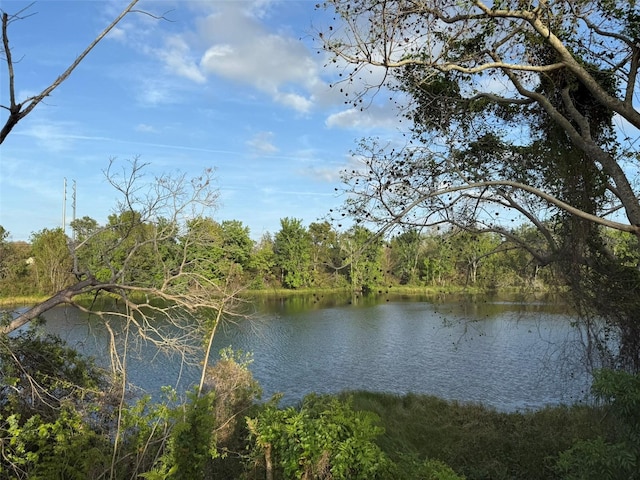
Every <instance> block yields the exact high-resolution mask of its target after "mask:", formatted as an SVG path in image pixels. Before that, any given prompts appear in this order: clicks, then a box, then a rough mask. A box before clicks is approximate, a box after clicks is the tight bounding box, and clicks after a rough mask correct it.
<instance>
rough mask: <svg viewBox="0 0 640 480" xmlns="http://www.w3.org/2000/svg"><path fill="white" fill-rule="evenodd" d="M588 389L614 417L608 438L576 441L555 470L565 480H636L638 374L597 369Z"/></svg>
mask: <svg viewBox="0 0 640 480" xmlns="http://www.w3.org/2000/svg"><path fill="white" fill-rule="evenodd" d="M592 390H593V393H594V394H595V395H596V396H597V397H598V398H600V399H601V400H602V401H603V402H604V405H605V406H604V408H605V410H606V411H607V412H608V413H609V414H611V415H612V416H613V417H614V428H613V429H612V430H611V431H610V432H608V435H607V437H608V438H604V437H602V436H600V437H597V438H595V439H588V440H579V441H577V442H576V443H575V444H574V445H573V446H572V447H571V448H570V449H568V450H567V451H565V452H563V453H562V455H561V456H560V458H559V460H558V462H557V464H556V469H557V470H558V471H559V472H560V474H561V476H562V478H563V479H566V480H577V479H585V480H589V479H605V480H627V479H628V480H633V479H638V478H640V468H639V467H640V374H635V375H633V374H629V373H626V372H623V371H613V370H599V371H598V372H596V373H595V375H594V382H593V386H592Z"/></svg>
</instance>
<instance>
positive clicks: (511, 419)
mask: <svg viewBox="0 0 640 480" xmlns="http://www.w3.org/2000/svg"><path fill="white" fill-rule="evenodd" d="M345 395H351V396H352V397H353V402H354V403H353V405H354V408H356V409H359V410H369V411H373V412H375V413H377V414H378V415H379V416H380V418H381V422H382V426H383V427H384V428H385V434H384V435H383V436H382V437H380V439H379V445H380V447H381V448H382V449H383V450H384V451H385V452H386V453H387V454H388V455H389V456H390V457H391V458H392V459H393V460H394V461H396V462H398V461H401V459H402V456H403V455H407V454H409V455H415V456H417V457H419V458H423V459H426V458H428V459H437V460H440V461H442V462H444V463H446V464H448V465H449V466H450V467H452V468H453V469H454V470H455V471H456V472H457V473H458V474H462V475H465V476H466V478H467V479H468V480H479V479H492V480H501V479H505V480H506V479H531V480H537V479H540V480H543V479H544V480H547V479H554V478H558V477H557V475H556V473H555V471H554V469H553V466H554V464H555V462H556V459H557V457H558V455H559V454H560V452H562V451H564V450H566V449H568V448H569V447H570V446H571V445H572V444H573V443H574V441H575V440H577V439H587V438H594V437H596V436H597V435H598V434H600V435H603V436H606V431H607V429H608V425H607V422H606V421H603V417H602V413H601V412H600V411H599V410H598V409H596V408H593V407H589V406H572V407H565V406H561V407H553V408H551V407H549V408H545V409H543V410H539V411H532V412H524V413H503V412H498V411H495V410H492V409H489V408H486V407H483V406H480V405H473V404H461V403H457V402H448V401H445V400H442V399H439V398H435V397H431V396H423V395H413V394H409V395H405V396H397V395H391V394H381V393H371V392H355V393H349V394H345Z"/></svg>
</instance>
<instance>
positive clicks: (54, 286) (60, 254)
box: [31, 228, 73, 295]
mask: <svg viewBox="0 0 640 480" xmlns="http://www.w3.org/2000/svg"><path fill="white" fill-rule="evenodd" d="M31 244H32V247H31V248H32V252H33V257H34V263H33V267H34V270H35V276H36V281H37V284H38V289H39V291H40V292H41V293H44V294H45V295H50V294H54V293H56V292H57V291H59V290H62V289H63V288H64V287H66V286H67V285H69V283H70V282H71V280H72V277H71V271H72V266H73V261H72V258H71V254H70V252H69V247H68V246H67V236H66V235H65V234H64V232H63V231H62V229H61V228H55V229H48V228H45V229H42V230H40V231H39V232H36V233H34V234H32V236H31Z"/></svg>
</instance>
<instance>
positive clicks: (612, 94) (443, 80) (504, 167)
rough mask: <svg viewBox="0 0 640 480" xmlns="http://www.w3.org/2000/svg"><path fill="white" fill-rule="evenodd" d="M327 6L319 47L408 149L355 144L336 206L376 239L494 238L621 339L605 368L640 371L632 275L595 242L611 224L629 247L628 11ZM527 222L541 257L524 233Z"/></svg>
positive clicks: (639, 18)
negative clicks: (378, 97) (547, 273)
mask: <svg viewBox="0 0 640 480" xmlns="http://www.w3.org/2000/svg"><path fill="white" fill-rule="evenodd" d="M325 7H327V8H332V9H333V10H334V11H335V12H336V19H337V21H336V24H335V25H332V26H331V28H330V29H328V30H327V31H326V32H322V33H321V34H320V37H321V39H322V41H323V44H324V47H325V49H327V50H328V51H329V52H331V53H333V55H334V60H335V62H336V63H337V64H338V65H339V66H340V67H341V68H343V67H344V65H345V64H346V65H347V71H346V74H343V75H342V78H343V79H344V80H342V84H341V88H343V89H344V90H345V91H346V92H347V94H348V95H349V99H348V101H351V102H353V105H354V107H356V106H357V107H358V108H364V106H365V105H366V104H367V103H366V102H365V100H367V99H368V98H370V99H371V100H370V101H373V99H372V97H371V94H372V93H375V92H380V91H382V90H387V91H391V92H392V96H394V98H395V100H396V102H397V104H398V105H399V107H400V109H401V111H402V113H403V116H404V118H405V119H406V120H409V122H410V127H409V132H408V134H409V139H410V140H409V142H408V143H407V145H405V146H404V147H401V148H391V147H389V146H387V145H381V144H380V143H379V142H377V141H375V140H372V141H364V142H362V143H361V144H360V147H359V149H358V151H357V152H355V153H356V155H357V156H358V157H359V158H361V159H362V168H361V169H354V170H352V171H351V173H347V174H346V175H345V182H346V183H347V187H346V190H347V192H348V193H349V194H350V195H351V198H350V199H349V200H348V201H347V203H346V205H345V208H346V211H347V212H348V213H349V214H350V215H353V216H356V217H357V218H359V219H361V220H363V221H368V222H370V223H371V224H373V225H375V226H376V228H377V229H378V231H379V232H384V231H386V230H388V229H390V228H392V227H393V226H394V225H397V224H403V225H405V226H410V227H418V228H421V227H424V226H429V225H431V226H436V225H440V224H442V223H447V224H450V225H453V226H455V227H457V228H460V229H466V230H469V231H471V232H475V233H480V232H494V233H499V234H500V235H501V236H502V237H503V238H505V239H507V240H509V241H511V242H513V243H514V244H516V245H518V246H520V247H521V248H524V249H526V250H527V251H528V253H529V254H530V255H532V256H533V258H534V259H535V262H536V263H537V264H538V265H547V264H554V265H556V267H557V268H558V269H559V271H560V272H561V274H562V275H563V276H564V277H565V278H566V279H567V282H568V283H569V284H570V285H571V287H572V291H573V292H574V296H573V299H574V301H575V303H576V305H577V307H578V308H579V309H580V311H581V312H582V313H583V315H584V316H585V317H587V316H589V317H591V318H592V319H593V318H595V317H598V316H599V317H604V318H605V319H606V321H607V322H608V324H609V325H610V326H611V327H613V328H614V330H615V331H616V334H617V335H618V336H619V341H620V343H619V345H620V346H621V348H620V350H619V351H618V352H617V353H616V354H615V355H614V357H615V360H614V363H615V364H616V365H617V366H622V367H624V368H630V369H632V370H636V371H637V370H639V369H640V322H638V321H637V312H638V311H640V308H639V307H640V305H639V304H638V302H637V299H638V298H639V295H638V293H640V292H639V290H640V273H639V272H638V270H637V269H632V268H628V266H625V265H624V264H623V263H621V261H620V259H619V258H616V257H615V255H613V254H612V252H611V251H610V250H608V249H607V245H606V241H604V239H603V238H602V229H603V227H608V228H611V229H615V230H618V231H620V232H625V233H626V234H627V235H631V236H633V237H635V239H636V241H638V239H640V201H639V199H638V197H639V195H638V187H637V185H636V184H634V178H636V177H637V174H638V173H639V169H638V163H637V152H636V149H635V147H634V141H635V140H634V139H635V136H636V134H635V133H631V132H632V131H637V129H638V128H640V111H638V110H637V109H636V107H635V105H634V103H633V98H634V96H635V95H636V94H637V91H636V89H637V72H638V65H639V62H640V45H639V44H638V42H637V41H636V38H637V32H638V31H639V29H640V11H639V10H638V6H637V5H636V2H623V1H616V0H614V1H607V2H601V1H596V0H584V1H577V0H548V1H539V2H520V1H515V0H505V1H499V2H484V1H483V0H465V1H462V2H456V3H455V4H448V3H443V2H440V1H437V0H427V1H403V0H397V1H393V0H382V1H375V2H374V1H369V0H360V1H356V2H352V1H347V0H331V1H328V2H326V3H325ZM349 68H351V70H349ZM378 70H379V71H380V72H379V73H380V75H378V74H377V73H378V72H377V71H378ZM370 72H372V73H374V74H376V75H374V76H373V77H370V76H369V74H370ZM370 78H374V79H382V80H378V81H376V82H373V83H372V82H370V81H368V80H369V79H370ZM616 118H620V119H623V120H624V121H625V127H624V128H625V130H628V132H627V131H625V132H622V133H621V132H620V129H617V128H616V125H615V123H614V120H615V119H616ZM523 223H526V224H528V225H531V226H533V227H534V228H536V229H537V230H538V232H539V237H538V238H543V239H544V248H540V242H538V241H536V242H534V243H533V244H532V243H530V240H531V237H523V236H521V235H520V233H521V232H526V231H527V230H519V229H518V228H516V227H517V226H518V224H523ZM621 293H624V295H623V296H624V299H622V301H621V299H620V298H619V295H620V294H621ZM634 299H636V300H634ZM600 340H602V339H600ZM600 346H601V347H603V348H604V349H605V350H607V351H609V349H608V348H607V345H606V342H600ZM609 353H612V352H610V351H609Z"/></svg>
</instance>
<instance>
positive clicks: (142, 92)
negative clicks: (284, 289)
mask: <svg viewBox="0 0 640 480" xmlns="http://www.w3.org/2000/svg"><path fill="white" fill-rule="evenodd" d="M30 3H31V2H23V1H17V0H0V9H2V10H3V11H5V12H7V13H9V14H12V13H16V12H18V11H20V10H21V9H23V8H25V7H27V6H28V5H29V4H30ZM127 3H128V2H125V1H121V0H113V1H112V0H108V1H102V0H101V1H93V0H75V1H61V0H60V1H59V0H41V1H39V2H36V3H35V4H33V5H32V6H31V7H29V8H28V9H27V10H26V11H25V12H24V13H23V16H25V17H26V18H24V19H22V20H20V21H16V22H13V23H11V24H10V26H9V32H8V34H9V40H10V46H11V52H12V55H13V59H14V63H15V65H14V68H15V89H16V94H17V97H18V98H17V101H22V100H24V99H25V98H28V97H29V96H32V95H34V94H36V93H39V92H40V91H42V90H43V89H44V88H45V87H47V86H48V85H49V84H51V83H52V82H53V81H54V80H55V79H56V78H57V76H58V75H59V74H60V73H62V72H63V71H64V70H65V69H66V68H67V66H68V65H70V64H71V63H72V62H73V60H74V59H75V57H76V56H77V55H78V54H79V53H81V52H82V51H83V50H84V48H85V47H86V46H87V45H88V44H89V43H90V42H91V41H92V40H93V39H94V38H95V37H96V36H97V35H98V34H99V33H100V32H101V31H102V30H103V29H104V28H105V27H106V26H107V25H108V24H109V23H110V22H111V20H113V19H114V18H115V17H116V16H117V15H118V13H119V12H120V11H121V10H122V9H123V8H124V7H125V6H126V4H127ZM316 3H317V2H316V1H307V0H284V1H277V0H253V1H241V0H230V1H218V0H207V1H191V0H177V1H169V0H163V1H153V0H142V1H141V2H140V3H139V5H138V6H137V7H136V8H137V9H139V10H144V11H145V12H148V13H151V14H153V15H156V16H159V15H163V16H164V19H160V20H159V19H157V18H153V17H152V16H151V15H147V14H144V13H132V14H129V15H127V17H125V19H124V20H123V21H122V22H121V23H120V24H118V26H117V27H116V29H114V30H113V31H112V32H111V33H110V34H109V35H108V36H107V37H106V38H105V39H104V40H103V41H102V42H101V43H99V44H98V45H97V46H96V48H95V49H94V50H93V51H92V52H91V53H90V54H89V55H88V56H87V57H86V58H85V59H84V61H83V62H82V63H81V64H80V66H79V67H78V68H77V69H76V70H75V71H74V72H73V73H72V75H71V76H70V77H69V78H68V79H67V80H66V81H65V82H64V83H63V84H62V85H61V86H60V87H58V89H56V90H55V91H54V92H53V94H52V95H51V96H50V97H49V98H47V99H46V100H45V101H44V102H43V103H41V104H40V105H38V106H37V107H36V108H35V109H34V110H33V111H32V112H31V114H29V115H28V116H27V117H25V118H24V119H23V120H21V122H20V123H18V125H17V126H16V127H15V128H14V130H13V131H12V132H11V133H10V134H9V136H8V137H7V139H6V140H5V141H4V143H3V144H2V145H0V225H2V226H3V227H4V228H5V229H6V230H8V231H9V232H10V239H11V240H14V241H18V240H28V239H29V237H30V235H31V234H32V232H35V231H39V230H41V229H43V228H56V227H60V226H62V219H63V199H64V183H65V179H66V182H67V194H66V198H67V200H66V221H67V224H68V222H69V221H70V220H71V216H72V204H71V192H72V184H73V181H74V180H75V182H76V216H77V217H83V216H85V215H87V216H90V217H92V218H94V219H95V220H97V221H98V222H99V223H104V222H106V220H107V217H108V215H109V214H110V213H112V212H113V211H114V208H115V205H116V201H117V199H118V196H117V194H116V192H115V190H114V189H113V187H111V186H109V185H108V183H107V182H106V180H105V175H104V171H105V169H106V168H107V167H108V166H109V160H110V159H116V161H117V162H126V160H128V159H132V158H135V157H139V159H140V161H141V162H144V163H148V164H149V165H148V166H147V167H146V169H145V172H146V173H145V175H146V176H145V178H148V179H150V180H151V179H152V178H154V176H157V175H162V174H171V175H176V174H186V175H187V176H196V175H198V174H199V173H200V172H202V171H203V169H205V168H214V169H215V178H216V185H217V188H218V190H219V194H220V197H219V202H218V206H217V208H216V210H215V211H212V212H210V216H211V217H213V218H214V219H215V220H217V221H223V220H240V221H241V222H243V224H244V225H246V226H247V227H249V229H250V233H251V236H252V238H254V239H256V240H257V239H259V238H260V237H261V236H262V235H263V234H264V233H266V232H270V233H272V234H274V233H276V232H277V231H279V229H280V219H281V218H284V217H290V218H298V219H301V220H302V221H303V224H304V225H306V226H308V225H309V224H310V223H312V222H315V221H319V220H322V219H324V218H325V216H326V215H327V214H328V213H329V210H330V209H332V208H336V207H338V206H339V205H340V204H341V203H342V202H343V200H344V198H343V197H341V196H340V195H339V194H337V193H336V188H338V189H340V187H341V185H342V184H341V181H340V172H341V171H342V170H344V169H348V168H349V167H350V166H351V165H353V164H354V162H355V161H356V160H355V159H354V158H353V156H352V154H351V152H352V151H353V150H354V149H355V148H356V146H357V143H358V141H359V140H360V139H362V138H365V137H378V138H381V139H385V138H392V137H394V136H396V135H397V134H398V123H397V121H398V120H397V116H396V112H395V111H394V110H393V108H394V107H393V106H392V105H390V104H389V105H386V104H385V103H384V102H382V103H378V101H377V100H376V102H374V104H373V105H371V106H370V107H369V108H368V109H366V110H364V111H360V110H356V109H353V108H351V107H350V105H347V104H345V102H344V100H345V97H344V94H342V93H340V91H339V88H331V87H330V84H331V83H333V82H335V81H336V80H337V79H338V72H339V71H340V69H342V68H343V66H341V65H339V64H333V65H332V67H325V65H326V63H327V58H328V57H327V54H326V53H325V52H322V51H320V49H319V44H318V41H317V32H318V31H321V30H323V28H326V27H327V25H329V23H330V21H331V18H330V15H329V14H328V12H325V11H322V10H317V9H316V7H315V6H316ZM29 14H32V15H31V16H27V15H29ZM2 60H3V65H2V66H1V67H0V104H1V105H5V106H6V105H9V98H8V95H9V93H8V92H9V89H8V84H7V83H8V82H7V78H8V77H7V68H6V64H5V63H4V57H3V58H2ZM6 118H7V116H6V111H5V110H4V109H2V111H0V122H1V123H2V124H4V122H5V121H6ZM123 165H124V163H123ZM67 231H68V232H69V230H68V229H67Z"/></svg>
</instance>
